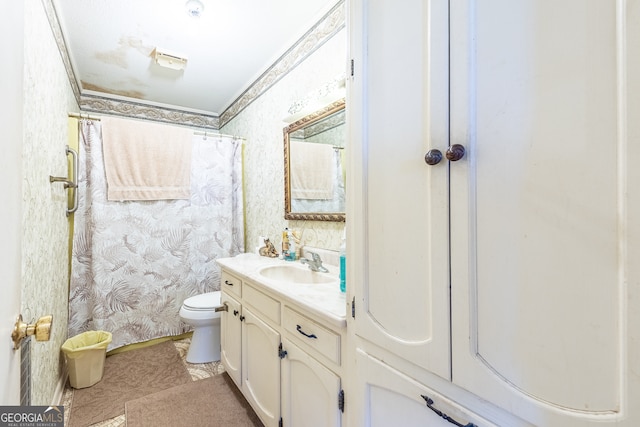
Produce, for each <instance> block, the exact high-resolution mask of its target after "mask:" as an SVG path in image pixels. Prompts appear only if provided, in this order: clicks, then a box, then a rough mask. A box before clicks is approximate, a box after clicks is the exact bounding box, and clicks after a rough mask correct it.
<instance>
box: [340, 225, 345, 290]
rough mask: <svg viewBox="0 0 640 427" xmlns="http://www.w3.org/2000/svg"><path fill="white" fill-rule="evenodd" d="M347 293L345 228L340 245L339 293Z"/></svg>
mask: <svg viewBox="0 0 640 427" xmlns="http://www.w3.org/2000/svg"><path fill="white" fill-rule="evenodd" d="M346 291H347V228H346V227H345V229H344V232H343V233H342V243H341V244H340V292H346Z"/></svg>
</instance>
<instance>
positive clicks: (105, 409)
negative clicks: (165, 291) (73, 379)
mask: <svg viewBox="0 0 640 427" xmlns="http://www.w3.org/2000/svg"><path fill="white" fill-rule="evenodd" d="M188 382H191V376H190V375H189V371H188V370H187V368H186V366H185V365H184V363H183V362H182V359H181V358H180V355H179V353H178V351H177V350H176V347H175V345H174V344H173V342H172V341H165V342H162V343H160V344H156V345H153V346H150V347H145V348H141V349H137V350H132V351H127V352H125V353H119V354H115V355H113V356H109V357H107V360H105V363H104V375H103V377H102V380H101V381H100V382H98V383H97V384H95V385H93V386H91V387H87V388H82V389H78V390H74V392H73V400H72V402H71V414H70V417H69V427H85V426H89V425H91V424H94V423H97V422H100V421H104V420H108V419H110V418H113V417H117V416H118V415H123V414H124V410H125V403H126V402H127V401H129V400H133V399H137V398H139V397H141V396H146V395H148V394H152V393H156V392H158V391H161V390H165V389H168V388H171V387H174V386H176V385H180V384H185V383H188Z"/></svg>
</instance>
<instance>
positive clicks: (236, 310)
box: [220, 292, 242, 387]
mask: <svg viewBox="0 0 640 427" xmlns="http://www.w3.org/2000/svg"><path fill="white" fill-rule="evenodd" d="M220 301H221V302H222V303H223V304H225V303H226V304H227V306H228V307H229V309H228V310H227V311H223V312H222V314H221V316H220V347H221V352H220V359H221V360H222V364H223V365H224V369H225V371H226V372H227V373H228V374H229V376H230V377H231V379H232V380H233V381H234V382H235V383H236V385H237V386H238V387H241V386H242V375H241V366H242V323H241V322H240V315H241V313H242V312H241V309H240V303H239V302H238V301H236V300H235V299H233V298H232V297H231V296H229V295H228V294H226V293H224V292H223V293H222V296H221V297H220Z"/></svg>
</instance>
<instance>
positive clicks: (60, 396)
mask: <svg viewBox="0 0 640 427" xmlns="http://www.w3.org/2000/svg"><path fill="white" fill-rule="evenodd" d="M68 378H69V371H68V370H67V364H66V363H65V364H64V367H63V368H62V373H61V375H60V378H59V379H58V385H57V386H56V390H55V392H54V393H53V403H51V406H60V405H62V404H64V389H65V386H66V384H67V379H68Z"/></svg>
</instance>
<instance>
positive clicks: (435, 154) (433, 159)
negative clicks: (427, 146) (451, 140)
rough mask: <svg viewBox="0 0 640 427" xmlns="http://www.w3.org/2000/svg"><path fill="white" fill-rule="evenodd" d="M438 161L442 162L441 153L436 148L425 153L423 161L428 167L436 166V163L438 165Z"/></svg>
mask: <svg viewBox="0 0 640 427" xmlns="http://www.w3.org/2000/svg"><path fill="white" fill-rule="evenodd" d="M440 160H442V151H440V150H438V149H436V148H432V149H431V150H429V151H427V154H425V155H424V161H425V162H426V163H427V164H428V165H429V166H433V165H437V164H438V163H440Z"/></svg>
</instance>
